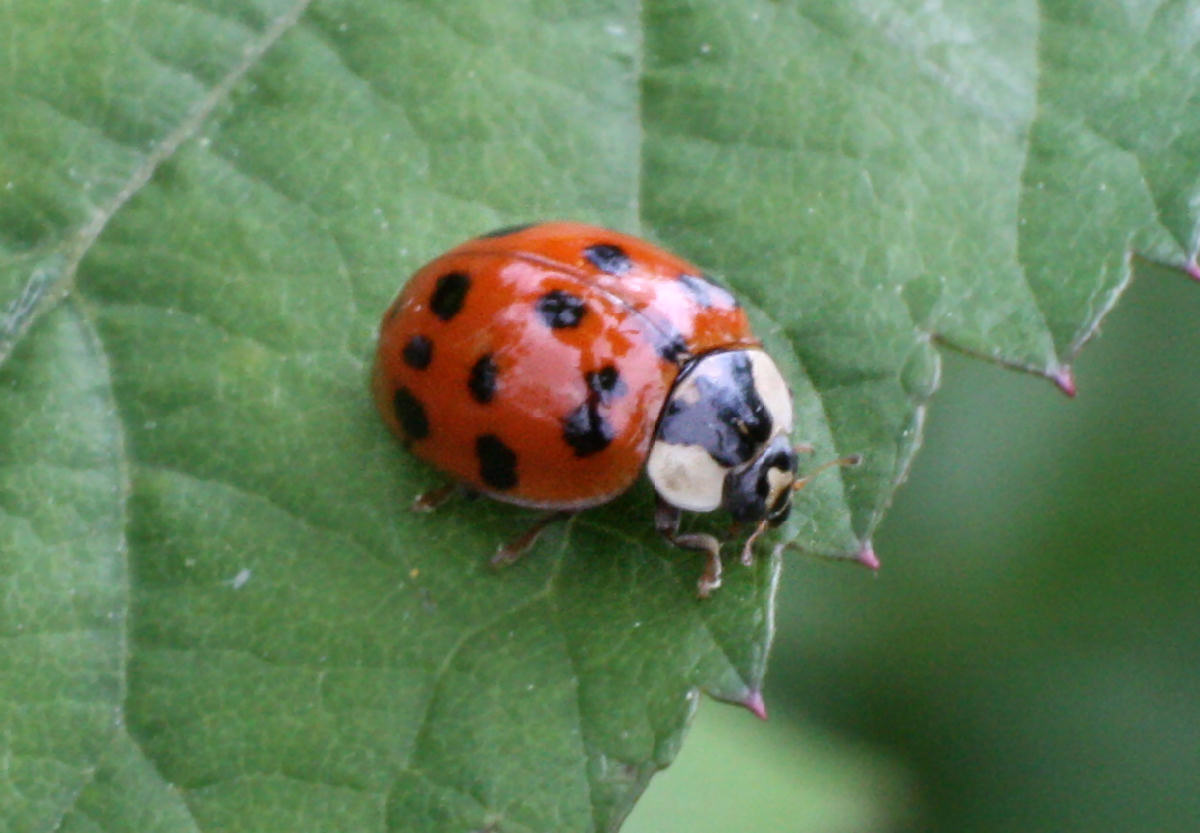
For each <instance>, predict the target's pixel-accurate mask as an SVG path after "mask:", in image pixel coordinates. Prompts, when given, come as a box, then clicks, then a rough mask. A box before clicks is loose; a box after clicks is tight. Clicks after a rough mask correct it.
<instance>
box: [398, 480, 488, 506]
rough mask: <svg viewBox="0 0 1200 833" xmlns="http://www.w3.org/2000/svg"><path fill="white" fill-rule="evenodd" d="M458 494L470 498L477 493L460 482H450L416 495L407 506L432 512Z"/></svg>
mask: <svg viewBox="0 0 1200 833" xmlns="http://www.w3.org/2000/svg"><path fill="white" fill-rule="evenodd" d="M459 495H461V496H462V497H464V498H468V499H470V498H474V497H477V496H478V495H479V493H478V492H476V491H475V490H474V489H471V488H468V487H467V486H464V485H463V484H461V483H453V482H451V483H447V484H445V485H443V486H438V487H437V488H434V489H430V490H429V491H426V492H422V493H421V494H419V495H417V496H416V497H415V498H413V502H412V504H411V506H410V507H409V508H410V509H412V511H414V512H421V513H425V512H434V511H437V510H438V509H440V508H441V507H442V506H443V505H445V504H446V503H449V501H450V499H451V498H454V497H457V496H459Z"/></svg>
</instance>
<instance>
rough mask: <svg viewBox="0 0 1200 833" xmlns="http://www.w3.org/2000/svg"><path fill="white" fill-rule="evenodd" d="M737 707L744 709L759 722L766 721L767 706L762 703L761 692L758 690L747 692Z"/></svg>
mask: <svg viewBox="0 0 1200 833" xmlns="http://www.w3.org/2000/svg"><path fill="white" fill-rule="evenodd" d="M739 705H742V706H744V707H746V708H747V709H748V710H749V711H750V713H751V714H753V715H754V716H755V717H757V718H758V719H759V720H766V719H767V704H766V703H765V702H763V696H762V692H761V691H759V690H758V689H754V690H752V691H750V692H748V693H747V694H746V697H745V699H743V700H742V701H741V703H740V704H739Z"/></svg>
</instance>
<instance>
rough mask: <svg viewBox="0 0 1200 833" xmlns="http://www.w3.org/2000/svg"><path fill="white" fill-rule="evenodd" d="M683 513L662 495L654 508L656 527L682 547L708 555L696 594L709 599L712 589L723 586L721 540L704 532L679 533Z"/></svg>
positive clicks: (660, 533) (663, 535) (660, 532)
mask: <svg viewBox="0 0 1200 833" xmlns="http://www.w3.org/2000/svg"><path fill="white" fill-rule="evenodd" d="M682 515H683V513H682V512H681V511H680V509H679V507H677V506H672V505H671V504H669V503H667V502H666V501H665V500H663V499H662V498H661V497H660V498H659V499H658V506H657V508H656V509H655V510H654V529H655V530H656V531H657V532H658V534H659V535H661V536H662V537H664V538H666V539H667V540H668V541H670V542H671V543H672V544H674V545H675V546H677V547H680V548H681V549H685V550H695V551H697V552H702V553H705V554H706V555H707V556H708V563H707V564H705V567H704V572H703V573H702V574H701V575H700V581H699V582H698V583H697V584H696V595H697V596H699V597H700V598H702V599H707V598H708V597H709V596H710V595H712V591H714V590H716V589H717V588H718V587H720V586H721V542H720V541H718V540H717V539H716V538H715V537H713V536H712V535H708V534H707V533H702V532H693V533H688V534H687V535H680V534H679V519H680V517H681V516H682Z"/></svg>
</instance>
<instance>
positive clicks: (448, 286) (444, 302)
mask: <svg viewBox="0 0 1200 833" xmlns="http://www.w3.org/2000/svg"><path fill="white" fill-rule="evenodd" d="M470 288H471V278H470V277H468V276H467V275H466V274H465V273H464V272H449V273H447V274H445V275H442V276H441V277H440V278H438V280H437V287H436V288H434V290H433V295H432V296H431V297H430V299H429V308H430V309H431V310H433V314H434V315H436V316H437V317H438V318H440V319H442V320H443V321H449V320H450V319H451V318H453V317H454V316H456V315H458V311H459V310H461V309H462V306H463V301H465V300H466V298H467V290H468V289H470Z"/></svg>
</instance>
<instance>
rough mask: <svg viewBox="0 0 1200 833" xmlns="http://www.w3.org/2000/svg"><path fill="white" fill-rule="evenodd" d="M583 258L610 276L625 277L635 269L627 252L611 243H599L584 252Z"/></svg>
mask: <svg viewBox="0 0 1200 833" xmlns="http://www.w3.org/2000/svg"><path fill="white" fill-rule="evenodd" d="M583 256H584V257H585V258H587V260H588V262H589V263H591V264H592V265H593V266H595V267H596V268H597V269H599V270H600V271H601V272H607V273H608V274H610V275H624V274H625V273H626V272H628V271H629V270H630V269H632V268H633V261H632V260H630V259H629V255H627V254H625V250H624V249H622V248H621V247H620V246H614V245H612V244H611V243H597V244H596V245H594V246H588V247H587V248H586V249H584V250H583Z"/></svg>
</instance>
